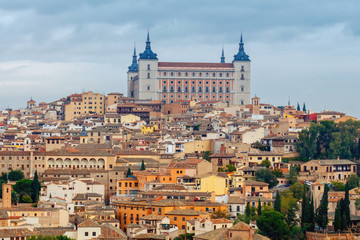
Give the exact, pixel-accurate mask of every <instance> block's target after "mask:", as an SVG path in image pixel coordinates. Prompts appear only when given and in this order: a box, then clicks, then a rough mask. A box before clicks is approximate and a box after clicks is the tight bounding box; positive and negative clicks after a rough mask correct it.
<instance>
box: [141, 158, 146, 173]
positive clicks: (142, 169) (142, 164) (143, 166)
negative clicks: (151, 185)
mask: <svg viewBox="0 0 360 240" xmlns="http://www.w3.org/2000/svg"><path fill="white" fill-rule="evenodd" d="M144 170H145V163H144V159H143V160H142V162H141V168H140V171H144Z"/></svg>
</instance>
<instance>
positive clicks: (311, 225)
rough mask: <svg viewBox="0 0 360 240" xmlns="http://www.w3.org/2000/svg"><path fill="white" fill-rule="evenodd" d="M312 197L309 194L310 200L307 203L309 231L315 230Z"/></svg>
mask: <svg viewBox="0 0 360 240" xmlns="http://www.w3.org/2000/svg"><path fill="white" fill-rule="evenodd" d="M314 211H315V210H314V197H313V196H311V201H310V204H309V209H308V213H307V214H308V216H309V219H308V220H309V221H308V222H309V230H310V231H314V230H315V214H314Z"/></svg>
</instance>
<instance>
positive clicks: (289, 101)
mask: <svg viewBox="0 0 360 240" xmlns="http://www.w3.org/2000/svg"><path fill="white" fill-rule="evenodd" d="M288 106H290V96H289V99H288Z"/></svg>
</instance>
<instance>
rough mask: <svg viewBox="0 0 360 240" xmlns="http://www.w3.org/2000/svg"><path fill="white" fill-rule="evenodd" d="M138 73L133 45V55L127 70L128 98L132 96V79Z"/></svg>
mask: <svg viewBox="0 0 360 240" xmlns="http://www.w3.org/2000/svg"><path fill="white" fill-rule="evenodd" d="M138 73H139V66H138V63H137V56H136V47H135V46H134V55H133V60H132V63H131V66H129V70H128V72H127V91H128V92H127V96H128V97H130V98H133V97H134V80H135V78H136V76H137V75H138Z"/></svg>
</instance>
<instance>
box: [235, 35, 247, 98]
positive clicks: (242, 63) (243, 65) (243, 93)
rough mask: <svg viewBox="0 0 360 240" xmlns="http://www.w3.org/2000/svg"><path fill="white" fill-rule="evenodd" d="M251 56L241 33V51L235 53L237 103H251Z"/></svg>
mask: <svg viewBox="0 0 360 240" xmlns="http://www.w3.org/2000/svg"><path fill="white" fill-rule="evenodd" d="M250 62H251V61H250V58H249V55H247V54H246V53H245V49H244V42H243V37H242V34H241V37H240V43H239V51H238V53H237V54H236V55H234V60H233V64H234V71H235V73H234V74H235V78H234V89H233V91H234V101H233V103H234V104H236V105H246V104H250Z"/></svg>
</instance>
